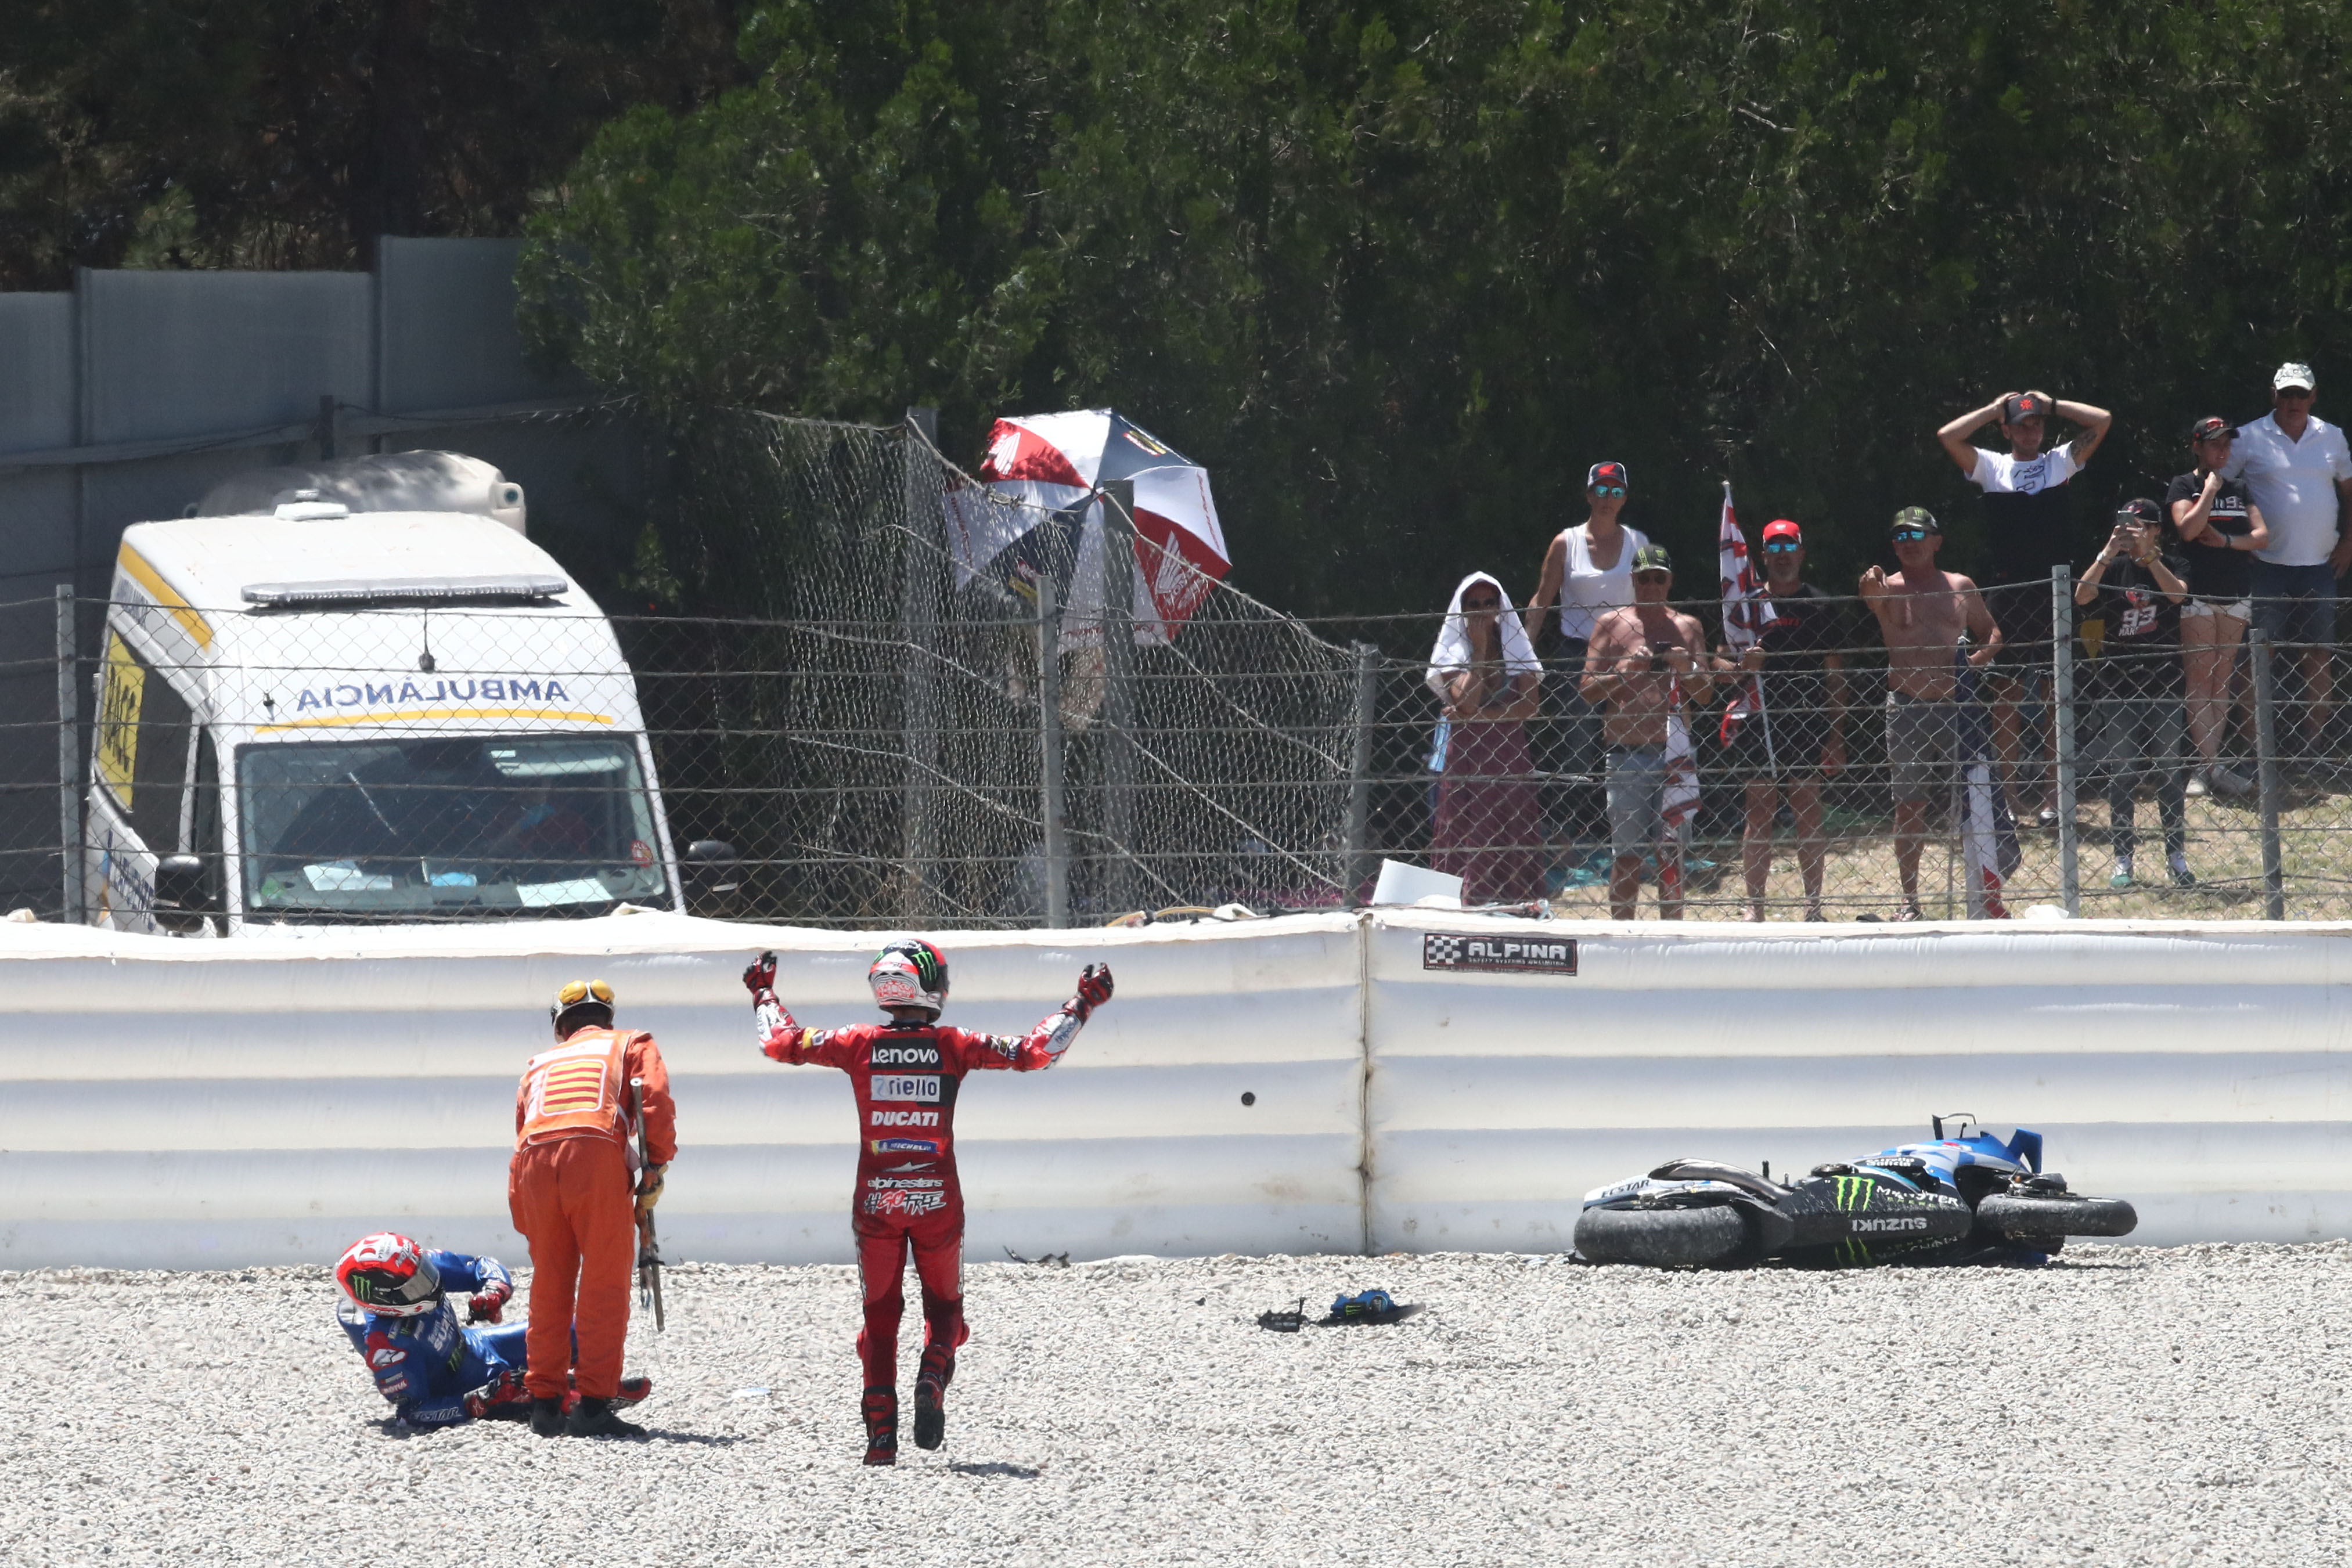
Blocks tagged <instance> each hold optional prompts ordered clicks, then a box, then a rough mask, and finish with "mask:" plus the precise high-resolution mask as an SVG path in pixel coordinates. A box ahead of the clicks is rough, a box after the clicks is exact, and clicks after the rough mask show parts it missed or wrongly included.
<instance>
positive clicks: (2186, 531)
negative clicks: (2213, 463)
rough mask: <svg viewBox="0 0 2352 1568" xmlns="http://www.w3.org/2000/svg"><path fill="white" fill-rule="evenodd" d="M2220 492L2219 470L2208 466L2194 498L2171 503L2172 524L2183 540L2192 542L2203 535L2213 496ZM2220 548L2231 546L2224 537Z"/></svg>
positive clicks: (2209, 515) (2210, 517) (2208, 524)
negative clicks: (2202, 482)
mask: <svg viewBox="0 0 2352 1568" xmlns="http://www.w3.org/2000/svg"><path fill="white" fill-rule="evenodd" d="M2220 494H2221V471H2220V470H2219V469H2214V468H2209V469H2207V470H2206V471H2205V483H2204V486H2203V487H2202V488H2200V490H2199V491H2198V493H2197V498H2196V499H2195V500H2193V501H2175V502H2173V503H2172V526H2173V528H2174V529H2175V530H2176V531H2177V532H2178V533H2179V535H2180V537H2181V538H2182V540H2183V541H2185V542H2190V543H2193V542H2195V541H2196V540H2198V539H2200V538H2204V537H2205V530H2206V528H2207V527H2208V526H2210V524H2211V522H2212V520H2213V498H2214V497H2216V496H2219V495H2220ZM2220 548H2221V549H2230V548H2231V546H2230V544H2229V542H2228V541H2227V539H2226V538H2225V539H2224V540H2223V542H2222V543H2221V547H2220Z"/></svg>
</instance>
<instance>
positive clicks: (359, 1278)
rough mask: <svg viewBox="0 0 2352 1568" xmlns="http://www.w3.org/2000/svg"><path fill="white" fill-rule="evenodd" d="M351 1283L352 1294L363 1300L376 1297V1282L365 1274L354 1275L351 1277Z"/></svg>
mask: <svg viewBox="0 0 2352 1568" xmlns="http://www.w3.org/2000/svg"><path fill="white" fill-rule="evenodd" d="M350 1284H351V1289H352V1295H354V1296H357V1297H358V1298H359V1299H360V1300H361V1301H373V1300H374V1299H375V1283H374V1281H372V1280H370V1279H369V1278H368V1277H367V1276H366V1275H365V1274H354V1275H352V1277H351V1281H350Z"/></svg>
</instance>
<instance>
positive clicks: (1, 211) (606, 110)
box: [0, 0, 740, 288]
mask: <svg viewBox="0 0 2352 1568" xmlns="http://www.w3.org/2000/svg"><path fill="white" fill-rule="evenodd" d="M736 30H737V29H736V16H735V4H734V0H563V3H562V4H560V5H559V4H553V3H551V0H0V38H5V40H6V46H5V52H0V287H8V288H63V287H67V286H68V280H69V278H70V277H71V273H72V269H73V268H74V267H118V266H134V267H351V266H353V265H355V264H359V263H362V262H363V261H364V259H365V257H366V256H367V255H368V252H369V247H370V246H371V245H372V244H373V239H374V236H375V235H379V234H387V233H389V234H415V235H511V234H514V233H516V232H517V231H518V230H519V229H520V226H521V225H522V222H523V219H524V217H525V215H526V214H528V213H529V212H530V208H531V204H532V203H533V202H534V200H536V199H537V198H538V196H539V195H540V194H541V193H542V192H543V191H544V190H545V188H546V187H547V186H548V185H549V184H551V183H552V182H553V181H554V180H555V179H556V178H558V177H559V176H560V175H561V174H562V171H563V170H564V169H565V168H567V167H569V166H570V164H571V162H572V160H573V159H574V158H576V157H577V156H578V155H579V152H580V149H581V148H582V146H583V144H584V143H585V142H586V141H587V140H588V137H589V135H590V133H591V132H592V131H593V130H594V129H595V128H596V127H598V126H600V125H602V124H604V122H605V121H607V120H611V119H612V118H613V117H614V115H615V114H616V113H618V112H619V111H621V110H624V109H626V108H627V107H628V106H630V105H631V104H635V103H639V102H656V103H662V104H666V105H668V106H670V107H672V108H676V109H684V108H687V107H688V106H689V105H691V104H692V103H695V102H697V101H699V100H700V99H703V98H706V97H707V96H708V95H709V92H710V91H711V90H712V89H714V88H715V87H716V86H718V85H719V84H720V83H723V82H726V81H730V80H732V79H735V78H736V77H737V76H738V75H739V74H740V67H739V66H738V64H737V62H736V60H735V57H734V55H733V51H732V44H733V41H734V38H735V35H736Z"/></svg>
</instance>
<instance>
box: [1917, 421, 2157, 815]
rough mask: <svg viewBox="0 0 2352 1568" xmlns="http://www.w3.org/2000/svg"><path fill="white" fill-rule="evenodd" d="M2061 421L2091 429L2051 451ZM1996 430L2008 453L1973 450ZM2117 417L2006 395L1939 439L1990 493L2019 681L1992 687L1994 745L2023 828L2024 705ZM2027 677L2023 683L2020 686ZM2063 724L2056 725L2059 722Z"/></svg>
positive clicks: (1993, 538)
mask: <svg viewBox="0 0 2352 1568" xmlns="http://www.w3.org/2000/svg"><path fill="white" fill-rule="evenodd" d="M2053 419H2063V420H2069V421H2072V422H2073V423H2075V424H2077V425H2080V426H2081V427H2082V431H2081V434H2078V435H2076V436H2075V437H2074V440H2072V441H2069V442H2065V443H2063V444H2060V445H2056V446H2049V445H2046V439H2047V436H2048V434H2049V425H2050V422H2051V421H2052V420H2053ZM1994 420H1999V421H2000V434H2001V438H2002V439H2003V440H2004V441H2006V442H2007V443H2008V444H2009V450H2008V451H2006V452H1997V451H1990V450H1987V449H1986V448H1983V447H1979V446H1976V445H1972V444H1970V443H1969V436H1970V435H1972V434H1975V433H1976V432H1977V431H1979V430H1980V429H1982V428H1983V427H1984V426H1985V425H1987V424H1989V423H1991V422H1993V421H1994ZM2113 423H2115V416H2114V415H2113V414H2111V413H2108V412H2107V411H2106V410H2105V409H2103V408H2094V407H2092V406H2091V405H2090V404H2089V403H2086V402H2068V401H2066V400H2065V399H2063V398H2053V397H2052V396H2051V395H2050V394H2049V393H2048V392H2003V393H2001V394H2000V396H1999V397H1997V398H1995V399H1993V400H1992V401H1991V402H1989V403H1986V404H1985V405H1984V406H1983V407H1982V408H1974V409H1970V410H1969V412H1968V413H1964V414H1961V415H1960V416H1959V417H1958V419H1955V420H1953V421H1952V422H1951V423H1949V424H1947V425H1945V426H1944V427H1943V428H1942V429H1941V430H1938V431H1937V432H1936V439H1937V441H1939V442H1941V443H1942V444H1943V447H1944V450H1945V452H1946V453H1948V455H1950V457H1951V459H1952V461H1953V462H1955V463H1957V464H1958V465H1959V468H1960V472H1961V473H1963V474H1965V475H1967V476H1968V477H1969V483H1970V484H1972V485H1974V486H1977V488H1978V489H1979V490H1982V491H1983V492H1984V497H1985V499H1984V518H1985V535H1986V541H1985V542H1986V545H1987V547H1988V553H1989V554H1990V557H1991V561H1990V566H1991V570H1990V574H1989V576H1988V577H1987V579H1986V582H1985V587H1984V591H1983V593H1984V598H1985V599H1986V600H1987V601H1988V608H1989V609H1990V611H1991V612H1992V617H1993V619H1994V620H1995V621H1996V622H1999V623H2000V630H2001V642H2002V645H2003V646H2004V648H2005V649H2006V650H2007V654H2006V657H2005V659H2004V660H2003V661H2002V662H2003V663H2004V664H2011V665H2013V666H2014V667H2015V669H2016V672H2017V674H2000V671H1999V670H1998V669H1996V671H1995V675H1994V678H1993V680H1992V683H1991V684H1992V696H1993V744H1994V746H1995V747H1997V748H1998V749H1999V751H2000V759H2001V765H2002V767H2003V768H2004V769H2005V770H2006V771H2007V772H2008V773H2009V774H2010V779H2009V781H2008V790H2009V800H2010V809H2011V810H2012V811H2014V812H2016V814H2017V816H2018V819H2019V820H2020V821H2023V820H2024V818H2025V813H2024V811H2023V810H2021V807H2020V803H2019V801H2018V799H2017V779H2016V771H2017V742H2018V722H2017V699H2018V697H2019V696H2020V695H2021V689H2022V686H2023V685H2031V684H2032V678H2033V675H2030V674H2026V673H2027V672H2033V674H2038V673H2039V672H2040V671H2041V670H2042V669H2044V668H2046V667H2047V666H2048V664H2049V660H2050V638H2051V627H2052V624H2053V622H2052V621H2051V616H2050V611H2051V604H2050V572H2051V569H2052V568H2053V567H2058V566H2063V565H2066V564H2067V563H2068V562H2070V561H2072V560H2073V559H2074V492H2073V491H2072V490H2070V489H2068V488H2067V483H2068V481H2070V480H2072V479H2073V478H2074V476H2075V475H2076V474H2078V473H2080V472H2081V471H2082V469H2083V466H2084V465H2085V464H2087V463H2088V462H2090V460H2091V455H2092V454H2093V453H2095V452H2096V451H2097V450H2098V449H2099V443H2101V442H2102V441H2105V439H2106V438H2107V429H2108V427H2109V426H2110V425H2112V424H2113ZM2020 675H2024V676H2025V679H2024V680H2023V681H2021V680H2020V678H2019V676H2020ZM2053 722H2054V721H2053ZM2041 820H2042V825H2043V826H2044V827H2050V826H2053V825H2054V824H2055V823H2056V822H2057V821H2058V812H2057V810H2056V808H2055V807H2053V806H2044V808H2043V809H2042V819H2041Z"/></svg>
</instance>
